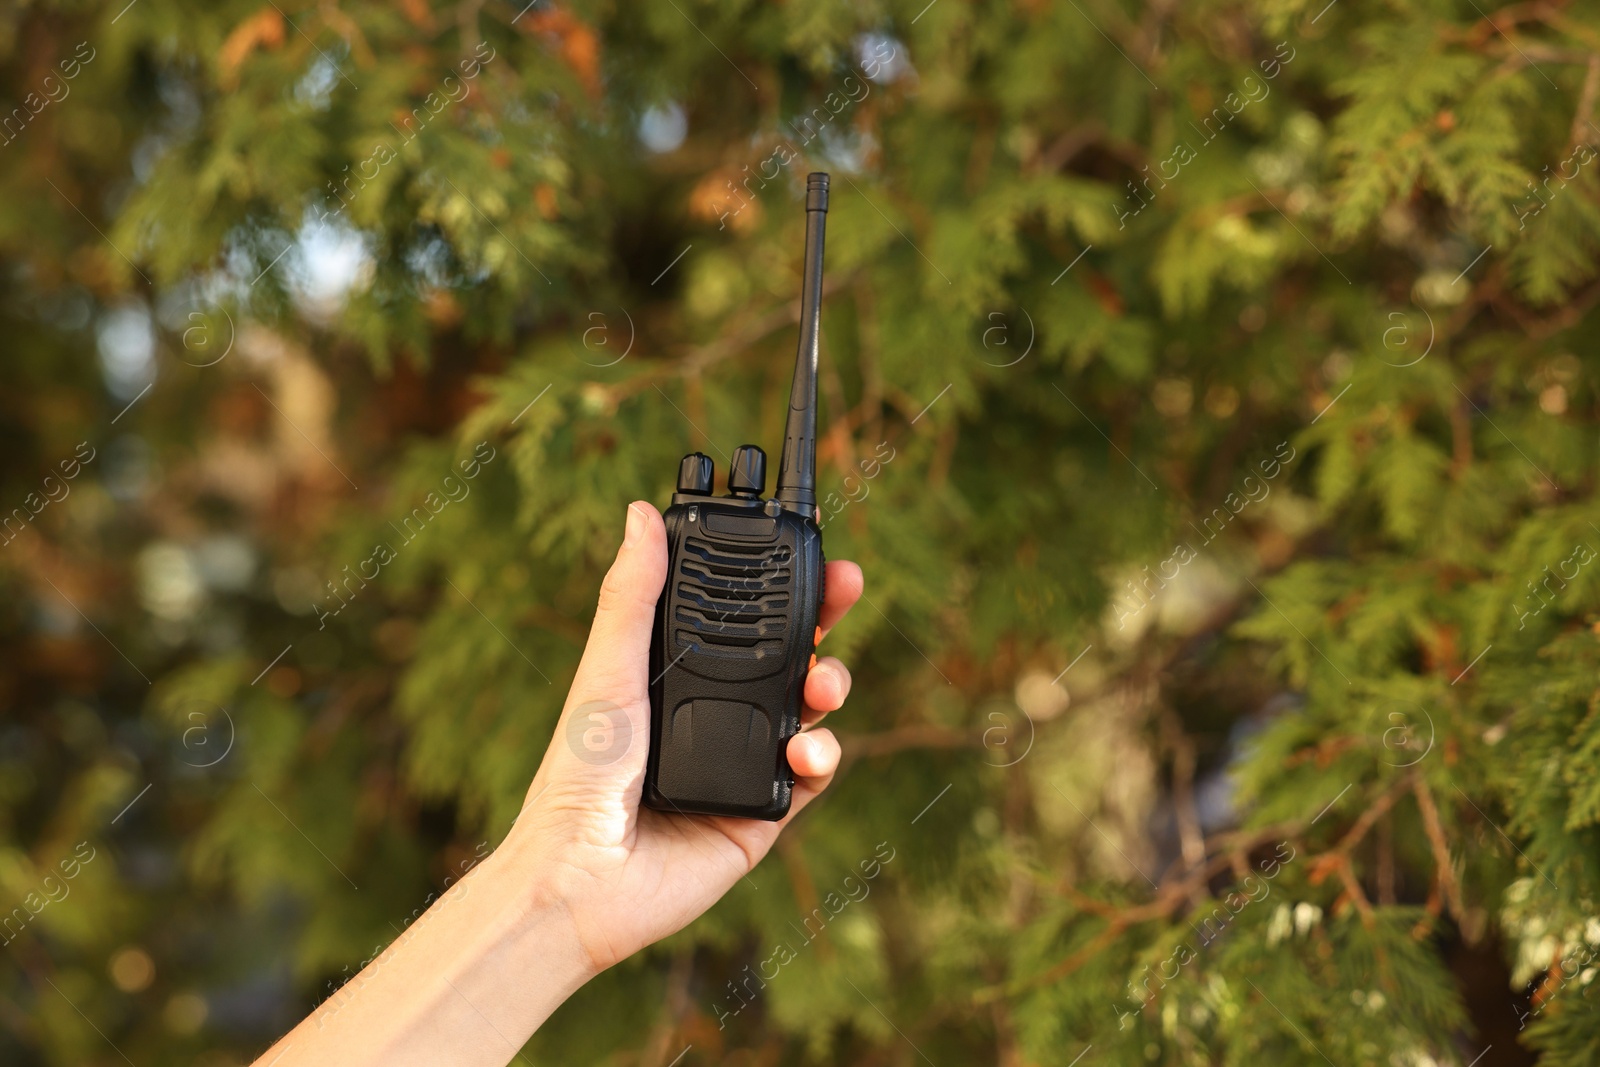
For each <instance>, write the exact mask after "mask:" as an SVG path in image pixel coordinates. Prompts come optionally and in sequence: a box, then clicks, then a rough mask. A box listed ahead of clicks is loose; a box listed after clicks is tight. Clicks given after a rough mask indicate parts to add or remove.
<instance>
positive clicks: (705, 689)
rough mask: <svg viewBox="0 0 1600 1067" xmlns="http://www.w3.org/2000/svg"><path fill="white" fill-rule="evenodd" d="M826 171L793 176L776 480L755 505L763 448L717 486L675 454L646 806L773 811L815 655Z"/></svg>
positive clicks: (749, 814) (706, 469) (779, 801)
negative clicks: (800, 241) (795, 192)
mask: <svg viewBox="0 0 1600 1067" xmlns="http://www.w3.org/2000/svg"><path fill="white" fill-rule="evenodd" d="M827 218H828V176H827V175H826V174H812V175H809V176H808V177H807V178H806V259H805V276H804V278H803V280H802V282H801V288H800V351H799V354H798V355H797V356H796V357H795V366H794V386H793V388H792V389H791V390H790V393H789V421H788V425H787V427H786V428H785V430H784V437H783V457H782V459H781V460H780V462H779V464H778V488H777V492H776V493H775V494H774V496H773V499H771V500H762V499H761V493H762V491H763V490H764V489H765V488H766V481H767V454H766V453H765V452H763V451H761V449H759V448H757V447H756V446H755V445H740V446H739V447H738V448H737V449H735V450H734V453H733V463H732V466H731V467H730V468H729V470H728V495H727V496H722V497H713V496H712V495H711V480H712V464H711V460H710V458H709V457H707V456H704V455H701V454H700V453H699V452H694V453H691V454H690V455H687V456H685V457H683V463H682V465H680V466H679V468H678V491H677V492H676V493H674V494H672V506H671V507H669V508H667V510H666V514H665V516H664V518H665V519H666V523H667V552H668V558H667V584H666V588H664V589H663V590H662V592H661V600H660V602H659V603H658V604H657V605H656V620H655V633H654V634H653V635H652V637H651V641H650V678H651V681H650V762H649V765H648V767H647V768H646V770H645V779H644V803H645V805H646V806H648V807H652V808H655V809H657V810H658V811H675V812H682V813H691V812H693V813H698V814H702V815H735V816H739V817H741V818H746V819H769V820H775V819H781V818H783V817H784V815H786V814H787V813H788V811H789V794H790V790H791V789H792V788H793V786H794V772H793V771H791V770H790V769H789V761H788V759H787V758H786V756H785V750H786V747H787V745H788V743H789V738H791V737H793V736H794V735H795V734H796V733H798V732H799V730H800V709H801V708H802V707H803V706H804V703H805V698H804V690H805V682H806V674H807V673H808V672H809V671H810V669H811V665H812V664H813V663H815V662H816V655H815V652H816V637H817V633H818V630H817V612H818V609H819V606H820V605H821V603H822V592H823V589H822V566H823V557H822V531H821V530H820V529H818V527H817V522H816V506H817V330H818V325H819V320H820V318H821V314H822V240H823V231H824V229H825V228H826V224H827Z"/></svg>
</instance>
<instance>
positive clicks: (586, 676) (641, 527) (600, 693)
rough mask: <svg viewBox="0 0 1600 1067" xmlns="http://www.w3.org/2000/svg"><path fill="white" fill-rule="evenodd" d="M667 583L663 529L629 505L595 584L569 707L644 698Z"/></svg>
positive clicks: (651, 515) (655, 516)
mask: <svg viewBox="0 0 1600 1067" xmlns="http://www.w3.org/2000/svg"><path fill="white" fill-rule="evenodd" d="M666 580H667V528H666V525H665V524H664V523H663V522H662V521H661V515H660V513H659V512H657V511H656V509H655V508H654V507H652V506H651V505H650V504H648V503H646V502H645V501H643V500H635V501H634V502H633V503H631V504H629V505H628V525H627V529H626V532H625V533H624V535H623V539H622V547H621V548H619V549H618V550H617V558H616V561H615V562H614V563H612V564H611V569H610V570H609V571H607V572H606V577H605V581H603V582H601V583H600V603H599V606H598V607H597V608H596V609H595V613H594V625H593V626H592V627H590V629H589V643H588V645H587V646H585V648H584V650H583V660H582V661H581V662H580V663H579V664H578V672H577V675H576V677H574V679H573V682H572V693H571V695H570V696H569V697H568V702H569V703H572V702H574V701H585V700H610V701H614V702H616V703H617V704H621V705H624V706H626V705H627V704H629V703H632V702H636V701H637V702H645V701H647V700H648V699H649V682H650V677H649V671H650V631H651V628H652V627H653V626H654V623H655V610H656V602H657V601H658V600H660V598H661V590H662V587H663V586H664V585H665V584H666Z"/></svg>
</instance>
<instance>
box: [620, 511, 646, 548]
mask: <svg viewBox="0 0 1600 1067" xmlns="http://www.w3.org/2000/svg"><path fill="white" fill-rule="evenodd" d="M643 533H644V514H643V513H642V512H641V511H640V510H639V507H638V505H637V504H629V505H628V529H627V531H626V532H624V533H623V535H622V543H623V545H625V546H626V545H631V544H633V543H634V542H635V541H637V540H639V537H640V535H641V534H643Z"/></svg>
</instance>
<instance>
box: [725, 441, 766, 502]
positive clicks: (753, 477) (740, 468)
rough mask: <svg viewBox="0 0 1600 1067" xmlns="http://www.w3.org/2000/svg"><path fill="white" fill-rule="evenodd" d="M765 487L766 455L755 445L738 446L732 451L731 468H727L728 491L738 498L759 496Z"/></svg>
mask: <svg viewBox="0 0 1600 1067" xmlns="http://www.w3.org/2000/svg"><path fill="white" fill-rule="evenodd" d="M766 487H767V454H766V453H765V452H763V451H761V449H759V448H757V447H756V446H755V445H740V446H739V447H738V448H736V449H734V450H733V466H731V467H729V468H728V489H729V491H731V492H733V493H736V494H738V495H740V496H760V495H761V492H762V490H764V489H765V488H766Z"/></svg>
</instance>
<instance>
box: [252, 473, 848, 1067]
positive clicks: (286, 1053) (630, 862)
mask: <svg viewBox="0 0 1600 1067" xmlns="http://www.w3.org/2000/svg"><path fill="white" fill-rule="evenodd" d="M666 570H667V547H666V528H665V527H664V526H663V524H662V521H661V516H660V514H659V513H658V512H657V511H656V509H655V508H653V507H651V506H650V505H649V504H647V503H645V502H643V501H635V502H634V503H632V504H630V505H629V506H628V520H627V529H626V533H625V535H624V540H623V544H622V547H621V548H620V549H618V551H617V558H616V561H615V562H614V563H613V564H612V566H611V570H610V571H609V572H608V573H607V574H606V578H605V581H604V582H603V583H602V584H601V588H600V602H599V607H598V608H597V609H596V611H595V617H594V625H593V627H592V628H591V629H590V631H589V642H588V645H587V647H586V648H585V649H584V653H583V659H582V661H581V662H580V663H579V665H578V671H577V674H576V676H575V677H574V679H573V682H572V688H571V690H570V691H569V692H568V694H567V701H566V704H565V705H564V706H563V710H562V721H561V723H560V724H558V725H557V727H556V730H555V734H554V737H553V740H552V741H551V744H550V747H549V748H548V749H546V751H545V754H544V760H543V762H541V763H540V765H539V771H538V773H537V774H535V775H534V778H533V783H532V784H531V785H530V786H529V787H528V793H527V799H526V801H525V802H524V805H523V809H522V813H521V814H520V815H519V816H518V818H517V820H516V822H515V823H514V824H513V826H512V827H511V831H510V833H509V834H507V836H506V838H505V840H504V841H503V842H501V844H500V847H499V848H498V849H496V850H495V851H494V852H493V853H492V854H490V855H489V856H488V857H487V858H485V859H484V860H483V862H482V863H480V864H479V865H478V866H476V867H474V868H472V870H471V871H470V872H469V873H468V874H467V875H466V876H465V877H464V878H462V880H461V881H459V882H457V883H455V884H454V885H453V886H451V887H450V889H449V890H448V891H447V892H445V894H444V895H443V896H441V897H440V898H439V899H438V900H437V901H435V902H434V903H433V905H432V906H431V907H430V908H429V909H428V910H427V911H426V912H424V913H423V914H422V915H421V916H420V917H418V918H417V919H416V920H414V921H413V922H412V923H411V924H410V925H409V926H407V927H406V928H405V929H404V931H403V932H402V933H401V935H400V936H399V937H397V938H396V939H395V941H394V943H393V944H391V945H390V946H389V948H388V949H387V950H386V951H385V952H384V953H383V954H382V955H381V956H379V957H378V958H377V959H375V960H373V961H372V962H371V963H370V964H369V965H368V966H367V967H366V968H364V969H363V970H362V971H361V973H360V974H358V975H356V977H355V978H353V979H351V981H350V982H349V983H348V984H346V985H345V986H344V987H342V988H341V989H340V990H339V991H338V992H337V993H336V994H334V996H332V997H330V998H329V999H328V1000H326V1001H324V1002H323V1003H322V1004H321V1005H319V1006H318V1007H317V1009H316V1010H315V1011H313V1012H312V1013H311V1015H309V1016H308V1017H307V1018H306V1019H304V1020H303V1021H302V1022H301V1023H300V1025H298V1026H296V1027H295V1028H294V1029H293V1030H292V1031H290V1032H289V1033H288V1034H286V1035H284V1037H282V1038H281V1039H280V1040H279V1041H278V1042H277V1043H276V1044H274V1045H273V1046H272V1047H271V1048H270V1049H268V1050H267V1051H266V1052H265V1053H263V1054H262V1055H261V1057H260V1058H259V1059H258V1060H256V1067H324V1065H326V1067H334V1065H338V1067H359V1065H366V1064H372V1065H379V1064H382V1065H384V1067H394V1065H409V1064H416V1065H417V1067H436V1065H437V1064H440V1063H449V1064H453V1065H459V1067H502V1065H504V1064H507V1063H510V1062H512V1060H513V1059H514V1058H516V1057H517V1054H518V1052H519V1050H520V1049H521V1047H522V1045H523V1044H524V1043H525V1042H526V1041H527V1040H528V1039H529V1038H530V1037H531V1036H532V1035H533V1033H534V1031H536V1030H537V1029H538V1028H539V1027H540V1026H541V1025H542V1024H543V1023H544V1021H545V1019H547V1018H549V1016H550V1014H551V1012H553V1011H555V1009H556V1008H557V1007H558V1006H559V1005H560V1004H561V1003H562V1002H563V1001H564V1000H566V999H567V998H568V997H569V996H571V995H572V994H573V993H574V992H575V991H576V990H577V989H578V988H579V987H580V986H582V985H583V984H584V983H585V982H587V981H588V980H589V979H590V978H592V977H594V976H595V975H597V974H599V973H600V972H601V971H603V970H605V969H606V968H607V967H610V966H611V965H612V964H614V963H616V962H618V961H619V960H622V959H625V958H626V957H628V956H630V955H632V954H633V953H635V952H638V951H639V950H640V949H642V948H644V947H645V946H646V945H650V944H652V943H654V942H656V941H659V940H661V939H662V938H663V937H666V936H667V935H669V934H672V933H674V932H676V931H678V930H681V929H682V928H683V927H685V926H687V925H688V924H689V923H690V922H692V921H693V920H694V919H695V918H696V917H698V916H699V915H701V914H702V913H703V912H705V911H706V910H707V909H708V908H710V907H711V905H713V904H715V903H716V902H717V901H718V900H719V899H720V898H721V897H722V895H723V894H724V893H726V892H727V891H728V890H729V889H730V888H732V886H733V885H734V883H736V882H738V881H739V879H741V878H743V877H744V876H745V875H746V874H748V873H749V872H750V870H751V869H752V868H754V867H755V865H756V864H757V863H759V862H760V861H761V858H762V857H763V856H765V855H766V854H767V850H768V849H770V848H771V847H772V844H773V842H774V841H776V840H777V837H778V834H779V833H781V832H782V831H783V828H784V827H785V826H787V825H788V823H789V821H790V820H792V819H793V818H794V817H795V816H796V815H798V814H799V813H800V812H801V811H802V810H804V809H805V807H806V805H807V804H809V803H810V802H811V801H812V800H814V799H815V798H816V797H817V795H818V794H819V793H821V792H822V790H823V789H825V788H826V787H827V785H828V783H829V781H831V780H832V778H833V773H834V771H835V769H836V768H837V767H838V765H839V742H838V741H837V740H836V739H835V738H834V736H833V734H832V733H831V732H830V731H829V730H827V729H826V728H824V727H821V726H818V725H817V724H818V722H819V721H820V720H821V719H822V718H823V716H825V715H827V713H828V712H830V711H834V710H837V709H838V708H839V707H840V706H841V705H842V704H843V703H844V700H845V697H846V696H848V695H849V692H850V672H849V671H848V670H846V669H845V667H844V664H842V663H840V662H839V661H838V660H837V659H834V658H832V657H823V658H821V659H819V660H818V661H817V664H816V666H815V667H813V668H812V670H811V672H810V674H809V676H808V677H807V678H806V686H805V698H806V709H805V712H804V715H803V726H804V727H805V728H804V729H803V731H802V732H801V733H799V734H797V735H796V736H794V737H793V738H791V739H790V740H789V746H788V757H789V764H790V766H791V767H792V768H793V769H794V773H795V785H794V799H793V804H792V806H791V808H790V810H789V814H788V816H786V817H785V818H784V819H783V820H782V821H781V822H776V823H770V822H755V821H751V820H746V819H726V818H715V817H710V816H700V815H678V814H669V815H663V814H662V813H660V812H657V811H652V810H650V809H648V808H641V807H640V806H639V796H640V791H641V789H642V786H643V781H644V769H645V757H646V755H647V752H648V747H649V744H648V739H649V728H650V697H649V692H648V682H649V678H648V671H649V648H650V629H651V623H652V616H653V611H654V608H655V603H656V598H657V596H658V594H659V593H660V591H661V587H662V585H663V584H664V583H665V581H666ZM861 590H862V576H861V568H859V567H857V566H856V565H855V564H854V563H849V562H843V561H836V562H833V563H829V564H828V574H827V600H826V602H825V603H824V604H823V605H822V620H821V621H822V631H823V634H824V635H826V634H827V632H828V630H830V629H832V627H833V626H834V625H835V624H836V623H837V622H838V621H839V620H840V619H841V618H842V617H843V616H844V614H845V612H847V611H849V610H850V607H851V606H852V605H853V604H854V603H855V602H856V600H857V599H858V598H859V597H860V596H861ZM591 702H605V703H608V704H611V705H615V706H616V707H617V708H618V709H621V712H622V713H623V714H624V715H625V717H626V722H627V728H626V729H618V730H617V731H616V734H615V735H614V737H613V740H612V743H611V744H612V747H611V748H609V749H608V750H607V751H606V758H607V759H609V760H610V761H609V762H606V761H605V760H604V759H602V760H595V759H594V758H592V757H591V758H590V759H584V758H581V757H580V756H579V754H578V752H577V751H576V750H575V749H574V748H573V747H572V746H571V745H569V743H568V741H567V738H568V730H567V727H568V725H569V718H570V717H571V716H572V715H573V713H574V711H575V709H578V708H581V707H583V706H585V705H589V706H595V705H593V704H591ZM624 735H626V736H624ZM617 750H621V751H620V755H616V756H615V758H611V754H612V752H614V751H617Z"/></svg>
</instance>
